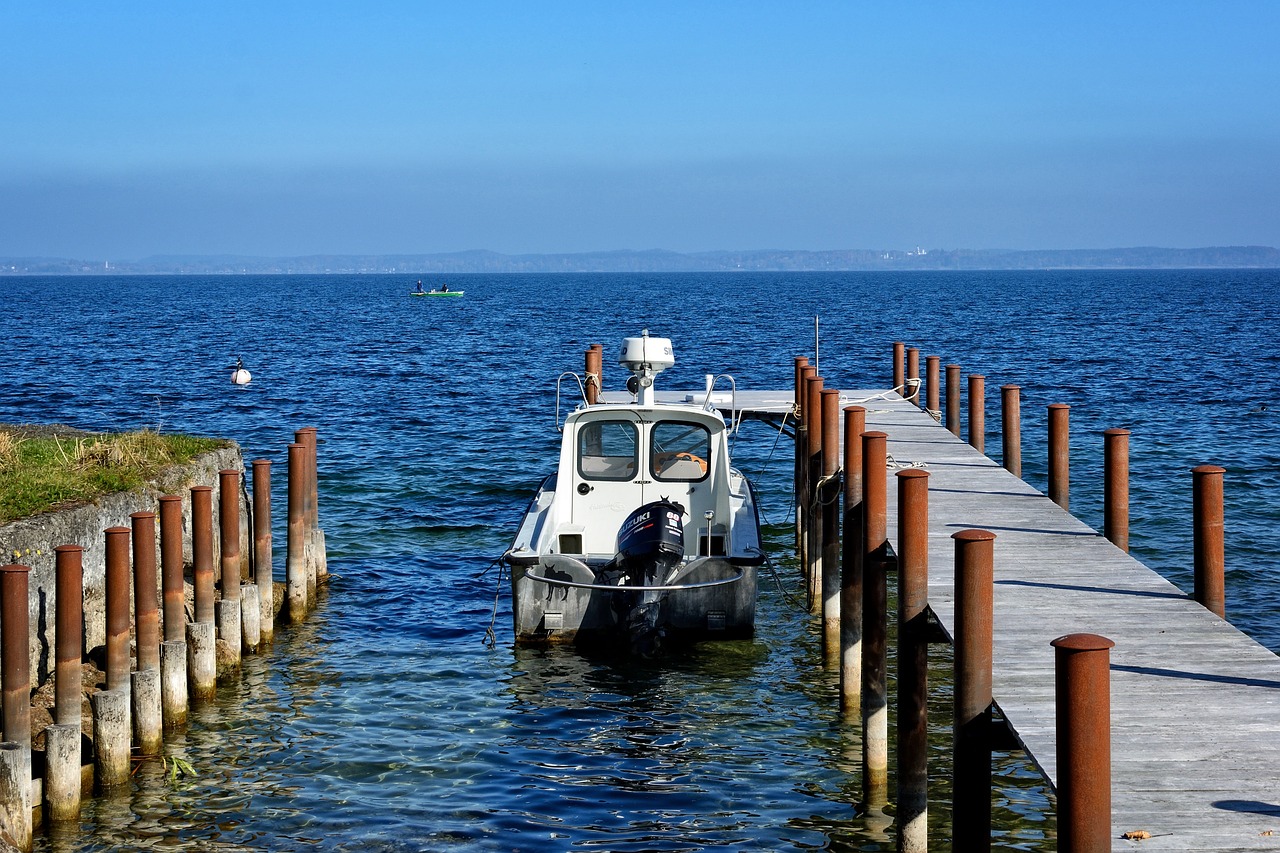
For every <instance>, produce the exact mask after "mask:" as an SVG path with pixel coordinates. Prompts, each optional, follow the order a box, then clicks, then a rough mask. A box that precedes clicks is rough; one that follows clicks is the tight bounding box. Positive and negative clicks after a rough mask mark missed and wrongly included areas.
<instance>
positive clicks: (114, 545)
mask: <svg viewBox="0 0 1280 853" xmlns="http://www.w3.org/2000/svg"><path fill="white" fill-rule="evenodd" d="M131 532H132V531H130V530H129V528H127V527H108V528H107V530H106V536H107V568H106V587H107V596H106V598H107V689H108V690H120V691H123V692H124V693H125V694H128V692H129V536H130V534H131ZM126 716H127V714H126Z"/></svg>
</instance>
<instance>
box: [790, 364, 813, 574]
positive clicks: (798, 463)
mask: <svg viewBox="0 0 1280 853" xmlns="http://www.w3.org/2000/svg"><path fill="white" fill-rule="evenodd" d="M808 366H809V359H808V358H807V357H805V356H802V355H798V356H796V357H795V377H796V386H795V402H794V403H793V404H792V406H793V415H792V417H793V418H794V420H795V445H796V454H795V470H794V471H793V472H792V479H793V482H792V494H793V495H795V505H796V555H797V556H799V557H801V562H800V565H801V566H803V565H804V560H803V555H804V551H803V548H802V546H801V543H802V542H803V540H804V507H803V506H802V505H801V504H802V503H803V502H802V501H801V500H800V496H801V495H802V494H804V460H805V458H806V456H805V440H806V438H807V435H808V434H807V433H806V432H805V429H804V417H803V414H804V376H805V374H804V371H805V368H807V367H808Z"/></svg>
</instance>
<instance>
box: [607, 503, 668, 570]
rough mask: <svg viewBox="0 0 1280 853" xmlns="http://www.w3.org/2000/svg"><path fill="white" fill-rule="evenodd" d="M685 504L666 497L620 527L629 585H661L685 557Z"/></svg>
mask: <svg viewBox="0 0 1280 853" xmlns="http://www.w3.org/2000/svg"><path fill="white" fill-rule="evenodd" d="M683 515H684V507H683V506H681V505H680V504H678V503H676V502H675V501H670V500H667V499H666V498H663V499H662V500H660V501H653V502H652V503H647V504H645V505H644V506H641V507H639V508H638V509H636V510H635V511H633V512H632V513H631V514H630V515H628V516H627V520H626V521H624V522H622V527H620V528H619V529H618V556H617V560H618V563H619V565H621V566H622V568H623V570H624V571H625V572H626V575H627V585H628V586H653V585H656V584H661V583H662V581H663V579H664V578H666V577H667V575H668V573H669V572H670V571H671V569H672V568H674V567H675V566H676V564H677V563H679V562H680V559H681V558H682V557H683V556H684V524H683V523H682V522H681V520H680V519H681V517H682V516H683Z"/></svg>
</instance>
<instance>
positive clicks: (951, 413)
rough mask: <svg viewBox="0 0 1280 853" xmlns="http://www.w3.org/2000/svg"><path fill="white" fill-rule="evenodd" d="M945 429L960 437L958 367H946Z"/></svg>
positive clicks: (956, 365) (955, 365)
mask: <svg viewBox="0 0 1280 853" xmlns="http://www.w3.org/2000/svg"><path fill="white" fill-rule="evenodd" d="M947 429H948V430H950V432H951V434H952V435H954V436H955V437H956V438H959V437H960V365H958V364H948V365H947Z"/></svg>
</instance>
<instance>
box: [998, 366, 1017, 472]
mask: <svg viewBox="0 0 1280 853" xmlns="http://www.w3.org/2000/svg"><path fill="white" fill-rule="evenodd" d="M1000 437H1001V445H1002V446H1001V449H1000V461H1001V463H1002V464H1003V465H1004V469H1005V470H1006V471H1008V472H1009V473H1010V474H1012V475H1013V476H1015V477H1021V476H1022V388H1021V387H1020V386H1018V385H1001V386H1000Z"/></svg>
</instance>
